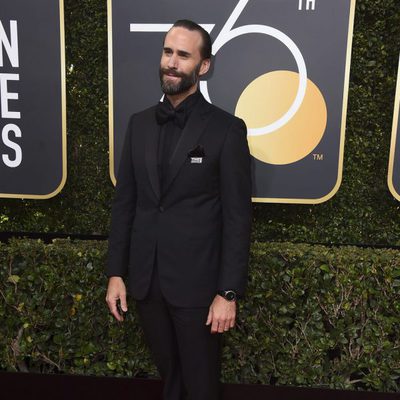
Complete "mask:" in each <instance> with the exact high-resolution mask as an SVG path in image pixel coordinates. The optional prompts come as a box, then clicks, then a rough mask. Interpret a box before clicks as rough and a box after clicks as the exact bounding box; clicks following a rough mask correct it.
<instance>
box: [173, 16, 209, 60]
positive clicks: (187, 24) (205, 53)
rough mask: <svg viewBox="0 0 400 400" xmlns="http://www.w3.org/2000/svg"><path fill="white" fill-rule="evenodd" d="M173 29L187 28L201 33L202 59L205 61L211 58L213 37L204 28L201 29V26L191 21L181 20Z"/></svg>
mask: <svg viewBox="0 0 400 400" xmlns="http://www.w3.org/2000/svg"><path fill="white" fill-rule="evenodd" d="M172 28H185V29H187V30H188V31H197V32H199V33H200V35H201V38H202V42H203V44H202V46H201V48H200V55H201V58H202V59H203V60H205V59H207V58H211V49H212V45H211V37H210V35H209V33H208V32H207V31H206V30H205V29H204V28H203V27H201V26H200V25H199V24H196V22H193V21H191V20H190V19H179V20H178V21H176V22H175V23H174V25H172Z"/></svg>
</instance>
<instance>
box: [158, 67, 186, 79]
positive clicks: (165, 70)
mask: <svg viewBox="0 0 400 400" xmlns="http://www.w3.org/2000/svg"><path fill="white" fill-rule="evenodd" d="M161 73H162V74H163V75H171V76H175V77H178V78H183V77H184V76H185V74H183V73H181V72H178V71H175V70H174V69H170V68H161Z"/></svg>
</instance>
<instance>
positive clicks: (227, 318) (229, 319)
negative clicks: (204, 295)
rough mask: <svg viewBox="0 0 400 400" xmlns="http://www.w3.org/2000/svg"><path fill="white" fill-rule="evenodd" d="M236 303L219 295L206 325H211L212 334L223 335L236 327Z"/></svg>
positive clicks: (209, 312) (211, 307)
mask: <svg viewBox="0 0 400 400" xmlns="http://www.w3.org/2000/svg"><path fill="white" fill-rule="evenodd" d="M235 319H236V301H228V300H225V299H224V298H223V297H222V296H220V295H219V294H217V295H216V296H215V297H214V300H213V302H212V304H211V306H210V310H209V311H208V317H207V322H206V325H211V333H217V332H218V333H223V332H227V331H229V329H231V328H233V327H234V326H235Z"/></svg>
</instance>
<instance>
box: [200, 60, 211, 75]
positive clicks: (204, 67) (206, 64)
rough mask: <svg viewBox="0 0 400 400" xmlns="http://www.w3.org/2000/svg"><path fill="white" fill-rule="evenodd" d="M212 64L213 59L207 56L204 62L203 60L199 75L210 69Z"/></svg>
mask: <svg viewBox="0 0 400 400" xmlns="http://www.w3.org/2000/svg"><path fill="white" fill-rule="evenodd" d="M210 65H211V60H210V59H209V58H205V59H204V60H203V61H202V62H201V67H200V71H199V75H200V76H201V75H205V74H206V73H207V72H208V70H209V69H210Z"/></svg>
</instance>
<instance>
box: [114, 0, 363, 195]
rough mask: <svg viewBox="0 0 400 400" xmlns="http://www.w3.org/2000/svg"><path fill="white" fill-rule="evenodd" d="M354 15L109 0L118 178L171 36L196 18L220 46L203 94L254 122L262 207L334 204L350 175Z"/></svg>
mask: <svg viewBox="0 0 400 400" xmlns="http://www.w3.org/2000/svg"><path fill="white" fill-rule="evenodd" d="M354 10H355V0H335V1H327V0H279V1H276V0H262V1H261V0H224V1H221V2H215V1H213V0H203V1H202V2H198V1H194V0H192V1H188V0H185V1H184V0H170V1H168V2H160V1H157V0H147V1H136V2H133V1H131V0H118V1H116V0H108V19H109V25H108V30H109V93H110V98H109V99H110V100H109V105H110V107H109V112H110V115H109V121H110V127H109V132H110V175H111V179H112V181H113V182H114V183H115V181H116V179H115V176H116V171H117V170H118V165H119V158H120V153H121V147H122V143H123V140H124V135H125V131H126V126H127V122H128V119H129V116H130V115H131V114H132V113H134V112H137V111H140V110H142V109H144V108H146V107H149V106H151V105H154V104H155V103H156V102H157V101H158V100H159V99H160V98H161V91H160V84H159V78H158V67H159V61H160V56H161V49H162V42H163V38H164V35H165V32H166V31H168V29H169V28H170V27H171V24H172V23H173V22H174V21H175V20H177V19H181V18H188V19H193V20H194V21H196V22H198V23H200V24H201V25H202V26H203V27H204V28H205V29H206V30H208V31H209V32H210V34H211V37H212V40H213V55H214V56H215V60H214V66H213V68H212V71H211V72H210V73H208V74H207V76H206V77H205V78H204V80H202V81H201V83H200V88H201V91H202V93H203V95H204V96H205V98H206V99H207V100H208V101H210V102H212V103H215V104H216V105H218V106H220V107H222V108H224V109H225V110H227V111H229V112H231V113H233V114H235V115H237V116H239V117H241V118H243V119H244V120H245V121H246V124H247V127H248V142H249V146H250V151H251V154H252V162H253V201H257V202H276V203H321V202H323V201H326V200H328V199H329V198H331V197H332V196H333V195H334V194H335V193H336V192H337V190H338V189H339V186H340V183H341V178H342V164H343V151H344V134H345V125H346V109H347V94H348V82H349V70H350V57H351V43H352V32H353V22H354ZM143 134H145V133H143Z"/></svg>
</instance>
